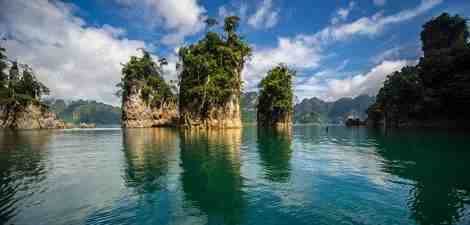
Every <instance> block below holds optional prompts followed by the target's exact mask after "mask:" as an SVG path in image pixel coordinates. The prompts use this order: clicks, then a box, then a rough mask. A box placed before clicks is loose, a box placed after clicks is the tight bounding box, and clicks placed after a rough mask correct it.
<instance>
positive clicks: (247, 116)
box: [240, 92, 258, 123]
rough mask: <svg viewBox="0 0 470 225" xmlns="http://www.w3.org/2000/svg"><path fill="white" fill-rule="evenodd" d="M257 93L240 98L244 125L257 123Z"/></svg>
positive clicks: (250, 93) (246, 94)
mask: <svg viewBox="0 0 470 225" xmlns="http://www.w3.org/2000/svg"><path fill="white" fill-rule="evenodd" d="M257 101H258V93H257V92H247V93H243V94H242V95H241V96H240V108H241V111H242V122H243V123H256V104H257Z"/></svg>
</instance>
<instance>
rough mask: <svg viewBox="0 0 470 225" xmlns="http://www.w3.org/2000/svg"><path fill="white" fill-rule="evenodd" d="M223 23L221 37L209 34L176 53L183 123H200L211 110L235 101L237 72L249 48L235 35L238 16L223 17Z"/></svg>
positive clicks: (239, 88) (238, 76)
mask: <svg viewBox="0 0 470 225" xmlns="http://www.w3.org/2000/svg"><path fill="white" fill-rule="evenodd" d="M209 22H210V23H211V24H216V23H215V22H214V21H209ZM224 22H225V23H224V31H225V33H224V35H221V34H219V33H216V32H212V31H209V32H208V33H207V34H206V36H205V37H204V38H203V39H202V40H200V41H198V42H197V43H195V44H192V45H189V46H186V47H182V48H181V49H180V50H179V58H180V63H181V66H182V68H181V73H180V74H179V80H180V83H179V85H180V93H179V104H180V113H182V117H183V120H184V119H187V118H185V117H194V118H198V119H201V120H204V119H206V118H208V117H209V111H210V110H211V109H213V108H217V107H223V106H224V105H225V104H226V103H227V102H228V101H229V100H230V99H231V98H233V97H234V96H235V97H236V98H237V99H238V98H239V95H240V93H241V87H242V80H241V72H242V69H243V66H244V64H245V61H246V59H247V57H249V55H250V54H251V48H250V47H249V46H248V44H247V43H246V42H245V41H244V40H243V39H242V38H241V37H240V36H239V35H238V34H237V33H236V30H237V28H238V24H239V18H238V17H235V16H231V17H227V18H225V21H224ZM183 122H184V121H183Z"/></svg>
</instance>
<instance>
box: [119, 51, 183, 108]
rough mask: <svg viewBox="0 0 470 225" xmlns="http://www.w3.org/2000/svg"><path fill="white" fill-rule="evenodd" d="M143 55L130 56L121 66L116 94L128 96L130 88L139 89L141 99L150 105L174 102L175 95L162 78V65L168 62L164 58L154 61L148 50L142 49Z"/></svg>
mask: <svg viewBox="0 0 470 225" xmlns="http://www.w3.org/2000/svg"><path fill="white" fill-rule="evenodd" d="M142 52H143V56H142V57H137V56H132V57H131V58H130V60H129V62H127V63H126V64H125V65H124V67H123V68H122V75H123V76H122V78H121V82H120V83H119V84H117V86H118V87H120V90H119V91H118V95H121V94H122V95H123V96H124V97H125V96H128V95H129V94H130V91H131V88H133V87H136V88H140V89H141V95H142V98H143V100H144V101H145V102H146V103H147V104H149V105H152V106H160V105H161V104H163V103H165V102H176V95H175V94H174V93H173V92H172V89H171V87H170V85H168V84H167V83H166V82H165V80H164V79H163V76H162V74H163V72H162V66H164V65H166V64H168V63H167V61H166V59H165V58H161V59H159V60H158V61H157V62H155V61H154V60H153V58H152V56H151V55H150V53H149V52H147V51H145V50H143V49H142Z"/></svg>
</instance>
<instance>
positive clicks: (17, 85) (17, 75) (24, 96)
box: [0, 47, 49, 106]
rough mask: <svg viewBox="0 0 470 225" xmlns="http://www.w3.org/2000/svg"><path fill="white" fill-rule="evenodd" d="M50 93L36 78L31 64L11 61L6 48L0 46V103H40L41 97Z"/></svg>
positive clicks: (24, 104)
mask: <svg viewBox="0 0 470 225" xmlns="http://www.w3.org/2000/svg"><path fill="white" fill-rule="evenodd" d="M10 64H11V65H10ZM7 70H8V72H7ZM48 94H49V89H48V88H47V87H46V86H45V85H44V84H43V83H41V82H40V81H39V80H38V79H37V78H36V76H35V74H34V71H33V69H32V68H31V67H30V66H28V65H24V64H19V63H18V62H15V61H14V62H11V63H10V61H9V60H8V57H7V56H6V55H5V49H4V48H1V47H0V105H22V106H26V105H27V104H30V103H35V104H40V99H41V97H42V96H43V95H48Z"/></svg>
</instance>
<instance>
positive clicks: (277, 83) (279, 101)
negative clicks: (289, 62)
mask: <svg viewBox="0 0 470 225" xmlns="http://www.w3.org/2000/svg"><path fill="white" fill-rule="evenodd" d="M294 76H295V71H294V70H291V69H289V68H288V67H287V66H286V65H284V64H280V65H278V66H276V67H275V68H273V69H271V70H270V71H269V72H268V75H267V76H266V77H265V78H264V79H263V80H261V83H260V85H259V88H260V94H259V98H258V106H257V109H258V115H257V120H258V124H259V125H261V126H272V125H279V124H290V123H291V122H292V113H293V98H294V94H293V90H292V79H293V77H294Z"/></svg>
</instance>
